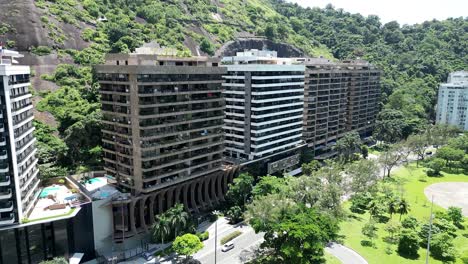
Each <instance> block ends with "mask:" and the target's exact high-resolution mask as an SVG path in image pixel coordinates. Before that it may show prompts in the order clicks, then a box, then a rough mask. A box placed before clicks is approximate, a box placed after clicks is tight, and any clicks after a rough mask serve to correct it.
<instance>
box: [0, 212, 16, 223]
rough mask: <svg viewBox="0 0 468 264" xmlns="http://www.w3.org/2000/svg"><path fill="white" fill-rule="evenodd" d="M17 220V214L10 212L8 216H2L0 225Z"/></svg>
mask: <svg viewBox="0 0 468 264" xmlns="http://www.w3.org/2000/svg"><path fill="white" fill-rule="evenodd" d="M14 222H15V215H14V214H10V215H9V216H8V217H5V218H0V225H11V224H13V223H14Z"/></svg>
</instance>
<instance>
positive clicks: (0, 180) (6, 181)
mask: <svg viewBox="0 0 468 264" xmlns="http://www.w3.org/2000/svg"><path fill="white" fill-rule="evenodd" d="M10 184H11V181H10V176H5V177H0V186H9V185H10Z"/></svg>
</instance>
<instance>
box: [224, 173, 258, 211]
mask: <svg viewBox="0 0 468 264" xmlns="http://www.w3.org/2000/svg"><path fill="white" fill-rule="evenodd" d="M254 180H255V179H254V177H253V176H252V175H250V174H248V173H241V174H240V175H239V176H238V177H237V178H235V179H234V181H233V183H231V184H229V189H228V191H227V193H226V198H227V199H228V201H229V202H230V203H231V204H233V205H237V206H240V207H242V208H243V207H244V205H245V203H246V202H247V199H248V198H249V197H250V195H251V193H252V189H253V184H254Z"/></svg>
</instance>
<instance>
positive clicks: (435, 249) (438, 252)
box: [430, 233, 456, 261]
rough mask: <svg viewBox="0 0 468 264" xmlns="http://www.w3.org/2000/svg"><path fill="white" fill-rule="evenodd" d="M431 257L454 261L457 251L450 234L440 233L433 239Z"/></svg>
mask: <svg viewBox="0 0 468 264" xmlns="http://www.w3.org/2000/svg"><path fill="white" fill-rule="evenodd" d="M430 252H431V255H432V256H433V257H434V258H435V259H439V260H443V261H454V260H455V256H456V250H455V247H454V246H453V239H452V237H451V236H450V235H449V234H446V233H439V234H436V235H434V236H433V237H432V239H431V251H430Z"/></svg>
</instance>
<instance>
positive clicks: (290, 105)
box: [223, 50, 304, 172]
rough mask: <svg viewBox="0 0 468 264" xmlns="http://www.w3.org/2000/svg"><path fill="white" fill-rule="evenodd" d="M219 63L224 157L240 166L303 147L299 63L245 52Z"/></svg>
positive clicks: (271, 53) (266, 53)
mask: <svg viewBox="0 0 468 264" xmlns="http://www.w3.org/2000/svg"><path fill="white" fill-rule="evenodd" d="M223 65H225V66H226V67H227V71H228V73H227V74H226V75H225V76H224V79H225V83H224V84H223V86H224V92H223V93H224V97H225V100H226V110H225V115H226V117H225V119H224V132H225V136H226V139H225V140H226V150H225V156H226V157H227V158H228V159H229V160H231V161H234V162H236V163H245V162H249V161H255V160H260V159H262V158H266V157H269V156H272V155H276V154H278V153H282V152H284V151H288V150H291V149H294V148H297V147H298V146H301V145H303V142H302V114H303V109H304V102H303V98H304V64H303V63H302V62H297V61H296V60H294V59H285V58H278V57H277V55H276V52H274V51H259V50H249V51H244V52H238V53H237V55H236V56H234V57H225V58H224V59H223ZM270 172H271V171H270Z"/></svg>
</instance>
